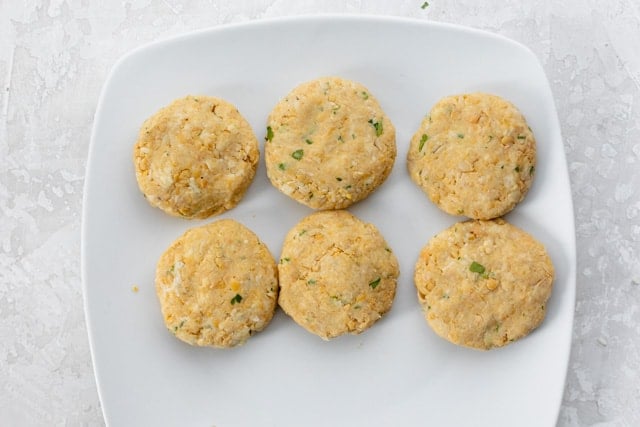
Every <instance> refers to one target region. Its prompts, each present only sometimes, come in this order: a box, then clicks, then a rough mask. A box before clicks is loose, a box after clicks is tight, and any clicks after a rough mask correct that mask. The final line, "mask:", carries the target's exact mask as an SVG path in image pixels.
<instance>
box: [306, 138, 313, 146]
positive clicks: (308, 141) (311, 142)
mask: <svg viewBox="0 0 640 427" xmlns="http://www.w3.org/2000/svg"><path fill="white" fill-rule="evenodd" d="M304 142H306V143H307V144H309V145H311V144H313V141H312V140H310V139H305V140H304Z"/></svg>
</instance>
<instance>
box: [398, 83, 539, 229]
mask: <svg viewBox="0 0 640 427" xmlns="http://www.w3.org/2000/svg"><path fill="white" fill-rule="evenodd" d="M535 164H536V141H535V139H534V137H533V132H532V131H531V129H530V128H529V126H528V125H527V122H526V120H525V118H524V117H523V115H522V114H521V113H520V112H519V111H518V109H517V108H516V107H515V106H514V105H513V104H511V103H510V102H508V101H506V100H504V99H502V98H500V97H498V96H495V95H489V94H485V93H473V94H465V95H455V96H449V97H446V98H443V99H441V100H440V101H438V102H437V103H436V104H435V105H434V106H433V108H432V109H431V112H430V113H429V115H427V117H425V119H424V120H423V121H422V123H421V124H420V128H419V129H418V131H417V132H416V133H415V134H414V135H413V138H412V139H411V145H410V147H409V152H408V154H407V166H408V169H409V174H410V175H411V179H412V180H413V181H414V182H415V183H416V184H417V185H418V186H419V187H420V188H422V190H423V191H424V192H425V193H427V195H428V196H429V198H430V199H431V201H433V202H434V203H435V204H436V205H437V206H439V207H440V208H441V209H442V210H444V211H445V212H447V213H449V214H452V215H464V216H467V217H469V218H475V219H491V218H497V217H499V216H502V215H504V214H506V213H507V212H509V211H511V210H512V209H513V208H514V207H515V206H516V204H517V203H519V202H520V201H522V199H523V198H524V197H525V195H526V194H527V192H528V191H529V188H530V187H531V183H532V181H533V176H534V172H535Z"/></svg>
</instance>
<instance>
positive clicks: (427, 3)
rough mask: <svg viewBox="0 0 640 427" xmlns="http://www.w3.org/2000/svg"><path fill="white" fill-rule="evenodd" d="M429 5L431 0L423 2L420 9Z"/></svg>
mask: <svg viewBox="0 0 640 427" xmlns="http://www.w3.org/2000/svg"><path fill="white" fill-rule="evenodd" d="M428 7H429V2H428V1H426V2H424V3H422V6H420V9H426V8H428Z"/></svg>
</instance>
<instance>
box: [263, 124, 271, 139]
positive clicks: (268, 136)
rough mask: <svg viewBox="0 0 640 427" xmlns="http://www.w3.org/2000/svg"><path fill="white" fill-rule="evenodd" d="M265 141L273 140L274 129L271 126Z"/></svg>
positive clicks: (268, 127) (268, 128)
mask: <svg viewBox="0 0 640 427" xmlns="http://www.w3.org/2000/svg"><path fill="white" fill-rule="evenodd" d="M264 139H265V141H271V140H272V139H273V129H271V126H267V136H265V138H264Z"/></svg>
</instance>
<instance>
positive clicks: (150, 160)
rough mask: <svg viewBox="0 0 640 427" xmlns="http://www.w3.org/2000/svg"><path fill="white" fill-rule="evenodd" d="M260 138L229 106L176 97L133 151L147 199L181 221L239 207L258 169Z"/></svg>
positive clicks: (142, 132)
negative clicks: (258, 138)
mask: <svg viewBox="0 0 640 427" xmlns="http://www.w3.org/2000/svg"><path fill="white" fill-rule="evenodd" d="M259 156H260V153H259V152H258V140H257V139H256V137H255V135H254V134H253V130H252V128H251V126H250V125H249V123H248V122H247V121H246V120H245V119H244V117H242V115H241V114H240V113H239V112H238V110H237V109H236V107H234V106H233V105H231V104H230V103H229V102H227V101H225V100H222V99H219V98H214V97H210V96H186V97H184V98H180V99H176V100H175V101H173V102H172V103H171V104H169V105H167V106H166V107H164V108H162V109H160V110H159V111H158V112H156V113H155V114H154V115H152V116H151V117H149V118H148V119H147V120H146V121H145V122H144V123H143V125H142V128H141V129H140V133H139V135H138V140H137V142H136V144H135V147H134V150H133V161H134V166H135V169H136V179H137V181H138V186H139V187H140V191H142V193H143V194H144V197H145V198H146V199H147V201H148V202H149V203H150V204H151V205H152V206H155V207H157V208H160V209H162V210H163V211H165V212H166V213H168V214H170V215H174V216H179V217H182V218H207V217H209V216H211V215H217V214H220V213H222V212H224V211H227V210H229V209H232V208H233V207H235V206H236V205H237V204H238V203H239V201H240V199H242V197H243V196H244V193H245V191H246V189H247V188H248V187H249V184H251V181H252V180H253V177H254V176H255V173H256V168H257V166H258V159H259Z"/></svg>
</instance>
